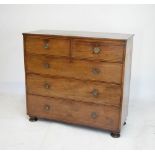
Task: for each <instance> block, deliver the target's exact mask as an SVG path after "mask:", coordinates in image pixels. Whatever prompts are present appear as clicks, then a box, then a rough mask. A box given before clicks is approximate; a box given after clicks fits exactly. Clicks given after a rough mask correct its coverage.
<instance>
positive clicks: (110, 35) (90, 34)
mask: <svg viewBox="0 0 155 155" xmlns="http://www.w3.org/2000/svg"><path fill="white" fill-rule="evenodd" d="M27 34H29V35H51V36H64V37H84V38H103V39H116V40H128V39H129V38H130V37H132V36H133V34H121V33H103V32H88V31H63V30H38V31H31V32H26V33H23V35H27Z"/></svg>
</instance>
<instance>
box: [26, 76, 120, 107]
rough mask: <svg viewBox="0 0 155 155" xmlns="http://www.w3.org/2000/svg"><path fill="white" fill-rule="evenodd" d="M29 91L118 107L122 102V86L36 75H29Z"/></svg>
mask: <svg viewBox="0 0 155 155" xmlns="http://www.w3.org/2000/svg"><path fill="white" fill-rule="evenodd" d="M27 91H28V93H29V94H36V95H41V96H49V97H59V98H66V99H72V100H77V101H83V102H93V103H98V104H105V105H114V106H118V107H119V106H120V100H121V87H120V85H116V84H107V83H101V82H90V81H81V80H74V79H66V78H58V77H56V78H47V77H43V76H39V75H34V74H28V75H27Z"/></svg>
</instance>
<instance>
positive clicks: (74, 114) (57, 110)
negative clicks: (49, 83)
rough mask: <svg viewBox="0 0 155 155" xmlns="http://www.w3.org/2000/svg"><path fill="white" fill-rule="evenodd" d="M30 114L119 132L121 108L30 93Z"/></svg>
mask: <svg viewBox="0 0 155 155" xmlns="http://www.w3.org/2000/svg"><path fill="white" fill-rule="evenodd" d="M27 99H28V100H27V101H28V102H27V104H28V105H27V107H28V115H30V116H37V117H40V118H47V119H53V120H57V121H63V122H67V123H73V124H80V125H87V126H91V127H96V128H101V129H107V130H111V131H118V132H119V119H120V118H119V117H120V115H119V113H120V109H119V108H116V107H111V106H103V105H96V104H93V103H83V102H76V101H72V100H63V99H55V98H49V97H40V96H35V95H28V97H27Z"/></svg>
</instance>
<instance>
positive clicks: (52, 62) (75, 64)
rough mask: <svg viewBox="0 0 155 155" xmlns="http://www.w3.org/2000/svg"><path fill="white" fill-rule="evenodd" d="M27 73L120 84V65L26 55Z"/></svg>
mask: <svg viewBox="0 0 155 155" xmlns="http://www.w3.org/2000/svg"><path fill="white" fill-rule="evenodd" d="M26 63H27V72H30V73H38V74H47V75H51V76H61V77H68V78H76V79H83V80H94V81H104V82H112V83H117V84H121V76H122V64H119V63H104V62H90V61H83V60H73V61H70V60H69V59H66V58H61V59H60V58H49V57H45V56H36V55H28V56H27V62H26Z"/></svg>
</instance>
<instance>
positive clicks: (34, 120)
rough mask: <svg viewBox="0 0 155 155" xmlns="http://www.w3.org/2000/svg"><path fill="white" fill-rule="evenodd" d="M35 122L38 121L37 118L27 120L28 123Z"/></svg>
mask: <svg viewBox="0 0 155 155" xmlns="http://www.w3.org/2000/svg"><path fill="white" fill-rule="evenodd" d="M37 120H38V118H37V117H30V118H29V121H30V122H36V121H37Z"/></svg>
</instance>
